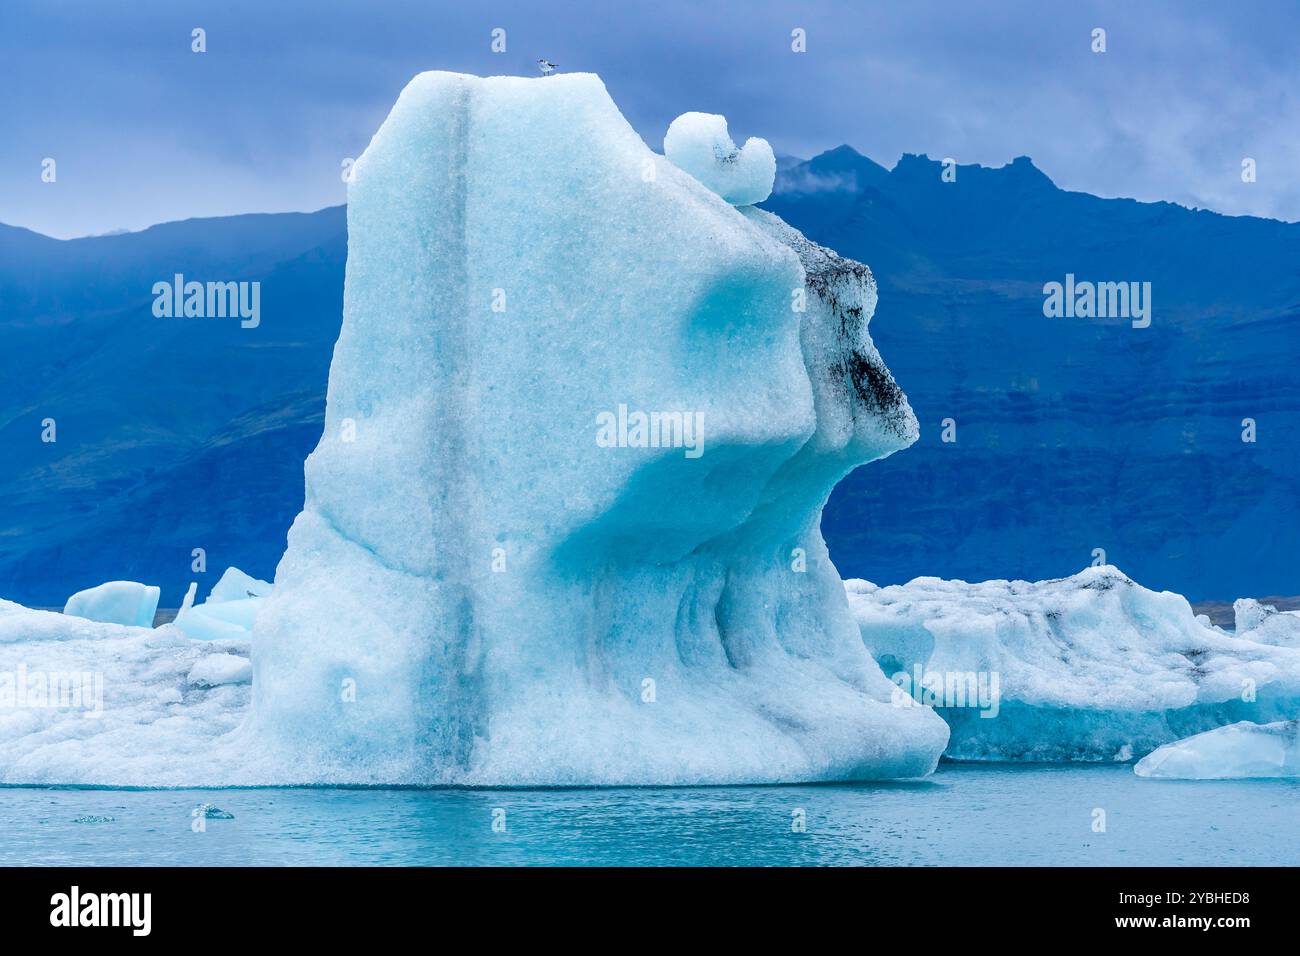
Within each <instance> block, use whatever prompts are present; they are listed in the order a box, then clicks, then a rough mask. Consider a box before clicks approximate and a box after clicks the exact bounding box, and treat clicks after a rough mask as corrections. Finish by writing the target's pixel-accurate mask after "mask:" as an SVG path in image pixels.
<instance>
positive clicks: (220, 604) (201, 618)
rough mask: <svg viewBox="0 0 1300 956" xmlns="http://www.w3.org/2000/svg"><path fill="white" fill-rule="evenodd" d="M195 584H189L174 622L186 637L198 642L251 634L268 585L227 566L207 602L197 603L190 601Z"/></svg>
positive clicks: (268, 591)
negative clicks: (183, 601)
mask: <svg viewBox="0 0 1300 956" xmlns="http://www.w3.org/2000/svg"><path fill="white" fill-rule="evenodd" d="M196 587H197V585H194V584H191V585H190V589H189V591H188V593H186V595H185V603H184V604H183V605H182V606H181V609H180V610H179V611H178V612H177V614H176V621H175V624H176V626H177V627H179V628H180V629H181V630H182V631H184V632H185V634H186V636H188V637H191V638H193V639H195V640H198V641H211V640H218V639H220V640H246V639H247V638H248V637H250V636H251V633H252V630H253V621H254V620H256V618H257V612H258V609H259V608H261V606H262V602H263V599H264V598H265V596H266V595H268V594H270V593H271V590H272V585H271V584H268V583H267V582H266V581H259V580H258V579H257V578H254V577H251V576H249V575H247V574H245V573H244V572H243V571H240V570H239V569H238V568H227V569H226V573H225V574H223V575H222V576H221V580H220V581H218V582H217V583H216V585H215V586H214V587H213V588H212V593H211V594H209V595H208V599H207V601H205V602H204V603H202V604H198V605H196V604H194V592H195V590H196Z"/></svg>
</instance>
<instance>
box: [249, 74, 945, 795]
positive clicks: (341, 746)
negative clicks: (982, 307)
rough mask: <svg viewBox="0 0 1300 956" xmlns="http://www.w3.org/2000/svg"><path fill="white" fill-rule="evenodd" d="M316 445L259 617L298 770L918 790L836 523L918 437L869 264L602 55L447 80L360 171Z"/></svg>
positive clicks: (525, 780)
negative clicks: (844, 498) (846, 501)
mask: <svg viewBox="0 0 1300 956" xmlns="http://www.w3.org/2000/svg"><path fill="white" fill-rule="evenodd" d="M348 236H349V246H348V263H347V279H346V288H345V304H344V321H343V329H342V332H341V334H340V336H339V340H338V344H337V347H336V349H335V352H334V359H333V364H332V366H331V368H330V379H329V393H328V408H327V412H326V421H325V429H324V435H323V437H322V438H321V441H320V444H319V446H318V447H317V449H316V450H315V452H314V453H313V454H312V455H311V457H310V458H309V459H308V461H307V466H306V483H307V489H306V504H305V506H304V508H303V511H302V513H301V514H300V515H299V516H298V518H297V520H296V521H295V522H294V524H293V528H292V530H291V531H290V534H289V545H288V550H287V553H286V554H285V556H284V559H283V560H282V561H281V563H280V566H279V568H278V569H277V572H276V586H275V591H274V593H273V594H272V595H271V596H270V597H268V598H266V599H265V603H264V605H263V607H262V610H261V611H260V613H259V615H258V617H257V624H256V628H255V633H254V638H253V649H254V650H253V668H254V680H253V707H252V713H251V716H250V720H249V722H248V724H247V726H246V727H244V728H243V730H242V731H241V733H240V735H239V737H240V744H241V750H242V752H243V753H245V754H248V755H250V756H249V758H248V761H249V762H248V763H247V764H246V765H245V767H244V769H243V771H242V772H243V773H245V774H247V775H250V776H252V777H254V778H258V779H273V780H277V781H281V782H286V781H287V782H294V781H304V782H305V781H326V782H349V783H379V782H382V783H420V784H507V785H521V784H697V783H710V784H717V783H741V782H777V781H813V780H846V779H863V778H886V777H911V776H918V775H923V774H926V773H929V772H930V771H931V770H932V769H933V768H934V766H935V763H936V761H937V759H938V757H939V754H940V752H941V751H942V750H943V747H944V744H945V743H946V741H947V729H946V727H945V726H944V724H943V722H942V721H941V720H940V719H939V718H938V717H936V716H935V714H934V713H933V712H932V711H931V710H929V709H924V708H900V707H897V706H895V705H894V703H893V702H892V701H891V691H892V690H893V686H892V685H891V684H890V683H889V681H887V680H886V679H885V677H884V676H883V675H882V674H881V672H880V669H879V668H878V667H877V666H876V664H875V663H874V662H873V661H872V659H871V657H870V656H869V655H868V654H867V652H866V649H865V648H864V646H863V644H862V642H861V640H860V639H859V637H858V631H857V628H856V627H855V626H854V621H853V618H852V616H851V615H850V613H849V608H848V604H847V602H846V599H845V596H844V590H843V586H842V583H841V581H840V579H839V576H838V575H837V573H836V571H835V569H834V567H833V566H832V565H831V563H830V561H829V559H828V556H827V552H826V548H825V545H824V543H823V541H822V537H821V534H820V531H819V528H818V523H819V516H820V510H821V507H822V505H823V503H824V501H825V499H826V497H827V495H828V493H829V491H830V489H831V488H832V486H833V485H834V484H835V483H836V481H838V479H839V478H840V477H842V476H843V475H844V474H845V473H846V472H847V471H848V470H850V469H852V468H853V467H855V466H857V465H859V464H861V463H863V462H866V461H870V460H872V459H875V458H880V457H882V456H884V455H888V454H890V453H891V452H894V451H896V450H898V449H900V448H903V447H905V446H907V445H908V444H910V443H911V442H913V441H914V440H915V438H916V422H915V419H914V417H913V415H912V412H911V409H910V408H909V407H908V405H907V402H906V399H905V397H904V396H903V394H902V392H901V391H900V390H899V389H898V387H897V386H896V385H895V384H894V382H893V379H892V378H891V377H890V375H889V372H888V371H887V370H886V368H885V366H884V365H883V363H882V362H881V360H880V357H879V355H878V354H877V352H876V350H875V348H874V346H873V345H872V344H871V340H870V338H869V336H868V335H867V321H868V319H869V318H870V315H871V312H872V310H873V308H874V305H875V285H874V282H873V281H872V279H871V276H870V273H869V271H868V270H867V269H866V267H864V266H862V265H860V264H858V263H854V262H850V261H847V260H843V259H840V258H839V257H838V256H835V255H834V254H833V253H831V252H829V251H827V250H824V249H821V248H820V247H817V246H815V245H814V244H812V243H810V242H808V241H807V240H806V239H804V238H803V237H802V236H801V235H800V234H799V233H797V232H795V231H794V230H793V229H791V228H789V227H788V226H786V225H785V224H784V223H782V222H781V221H780V220H778V219H776V217H774V216H771V215H770V214H767V213H764V212H760V211H757V210H754V209H737V208H734V207H733V206H732V205H730V204H729V203H728V202H726V201H724V200H723V199H722V198H720V197H719V196H718V195H716V194H715V193H714V192H712V191H710V190H709V189H707V188H705V187H704V186H702V185H701V184H700V183H699V182H697V181H696V180H695V179H694V178H693V177H692V176H690V175H688V174H686V173H685V172H683V171H682V170H680V169H679V168H677V167H676V166H674V164H673V163H672V162H671V161H669V160H668V159H665V158H664V157H661V156H657V155H656V154H654V153H653V152H652V151H651V150H650V149H648V148H647V146H646V145H645V143H643V142H642V140H641V139H640V137H639V136H637V134H636V133H635V132H634V131H633V130H632V128H631V127H630V126H629V125H628V124H627V122H626V121H625V120H624V118H623V117H622V115H621V114H620V113H619V111H618V109H617V108H616V107H615V105H614V103H613V102H612V101H611V99H610V98H609V96H608V94H607V93H606V91H605V88H604V86H603V85H602V83H601V82H600V80H599V79H598V78H597V77H596V76H594V75H584V74H568V75H564V76H557V77H553V78H550V79H547V80H544V81H542V80H525V79H515V78H491V79H479V78H475V77H470V76H462V75H455V74H450V73H425V74H422V75H420V76H418V77H416V78H415V79H414V80H413V81H412V82H411V83H410V84H409V85H408V86H407V87H406V89H405V90H404V91H403V92H402V95H401V97H400V99H399V100H398V102H397V104H396V106H395V107H394V108H393V110H392V112H391V114H390V115H389V117H388V118H387V120H386V121H385V122H384V124H383V126H382V127H381V128H380V130H379V131H378V133H377V134H376V135H375V137H374V139H373V141H372V142H371V144H370V146H369V148H368V149H367V150H366V152H365V154H364V155H363V156H362V157H361V158H360V159H359V160H358V161H357V163H356V165H355V167H354V169H353V176H352V181H351V183H350V185H349V196H348Z"/></svg>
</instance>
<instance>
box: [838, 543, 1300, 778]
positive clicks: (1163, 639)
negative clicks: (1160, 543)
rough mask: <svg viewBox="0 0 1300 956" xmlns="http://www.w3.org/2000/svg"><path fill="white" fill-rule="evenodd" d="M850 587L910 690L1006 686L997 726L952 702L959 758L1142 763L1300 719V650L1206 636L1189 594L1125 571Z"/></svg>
mask: <svg viewBox="0 0 1300 956" xmlns="http://www.w3.org/2000/svg"><path fill="white" fill-rule="evenodd" d="M846 589H847V594H848V600H849V606H850V607H851V608H852V609H853V612H854V615H855V617H856V619H857V621H858V626H859V628H860V629H861V632H862V639H863V641H864V643H865V644H866V646H867V647H868V649H870V651H871V653H872V655H873V656H874V657H875V659H876V660H877V662H878V663H879V664H880V665H881V668H882V669H883V670H884V672H885V673H886V674H887V675H890V676H895V675H900V676H898V679H897V681H896V682H897V683H899V684H900V687H904V688H905V689H908V690H914V689H916V688H917V687H918V686H923V685H924V684H925V682H930V683H931V684H934V683H935V682H938V683H940V684H945V686H944V687H943V690H944V691H945V693H946V692H947V690H948V689H949V688H948V687H947V686H946V683H947V682H948V678H949V677H950V675H951V685H952V689H954V690H960V689H962V688H965V689H966V690H967V691H969V689H970V687H971V686H972V684H971V680H972V677H973V678H974V679H975V680H976V681H978V680H979V679H980V678H981V677H982V678H983V679H984V680H985V682H986V685H991V682H992V678H993V677H994V675H996V677H997V683H998V693H999V706H998V708H997V712H996V715H995V716H994V715H991V714H989V711H990V710H991V708H982V707H980V706H978V703H979V701H978V700H975V702H974V703H973V704H972V703H971V701H972V699H974V697H973V695H972V694H970V693H969V692H967V693H966V694H965V697H966V698H967V699H966V700H965V701H959V700H956V699H955V698H953V699H951V700H947V705H945V704H944V701H945V700H946V698H944V697H941V698H940V706H939V708H938V710H939V713H940V715H941V716H943V718H944V719H945V720H946V721H947V722H948V725H949V727H950V728H951V730H952V738H951V741H950V743H949V746H948V750H947V754H948V755H949V756H952V757H956V758H960V759H968V760H1110V759H1117V758H1125V756H1126V755H1127V756H1141V755H1143V754H1146V753H1149V752H1150V751H1152V750H1153V749H1155V748H1156V747H1158V746H1160V745H1161V744H1165V743H1169V742H1170V741H1173V740H1177V739H1178V738H1180V737H1185V736H1187V735H1189V734H1194V733H1197V732H1199V731H1203V730H1208V729H1210V728H1212V727H1217V726H1221V725H1223V724H1225V723H1229V722H1232V721H1237V720H1242V719H1254V720H1258V721H1271V720H1278V719H1280V718H1284V717H1289V716H1291V715H1293V714H1295V713H1297V712H1300V649H1295V648H1289V647H1271V646H1269V645H1266V644H1259V643H1255V642H1254V641H1251V640H1243V639H1241V638H1239V637H1233V636H1232V635H1229V634H1226V633H1224V632H1223V631H1221V630H1219V629H1218V628H1214V627H1206V626H1205V625H1204V624H1202V623H1201V622H1199V621H1197V620H1196V618H1195V616H1194V614H1193V613H1192V609H1191V606H1190V605H1189V604H1188V603H1187V601H1186V599H1184V598H1183V597H1181V596H1180V595H1177V594H1171V593H1169V592H1162V593H1157V592H1154V591H1148V590H1147V589H1146V588H1143V587H1141V586H1139V585H1137V584H1135V583H1134V582H1133V581H1131V580H1130V579H1129V578H1127V577H1126V576H1124V575H1123V574H1122V573H1120V572H1119V571H1118V570H1117V569H1115V568H1113V567H1100V568H1088V569H1086V570H1084V571H1082V572H1080V573H1079V574H1076V575H1074V576H1073V577H1069V578H1063V579H1060V580H1055V581H1040V582H1038V583H1029V582H1025V581H985V582H984V583H982V584H967V583H965V582H964V581H942V580H939V579H938V578H917V579H916V580H914V581H911V582H909V583H908V584H905V585H895V586H891V587H884V588H878V589H875V590H871V589H869V588H868V587H865V586H863V585H859V584H858V583H856V582H853V581H849V582H846ZM918 668H920V670H919V672H918ZM918 673H919V674H920V681H919V682H918V679H917V677H918ZM975 686H978V685H977V684H976V685H975ZM922 696H924V695H922ZM986 714H989V715H988V716H985V715H986Z"/></svg>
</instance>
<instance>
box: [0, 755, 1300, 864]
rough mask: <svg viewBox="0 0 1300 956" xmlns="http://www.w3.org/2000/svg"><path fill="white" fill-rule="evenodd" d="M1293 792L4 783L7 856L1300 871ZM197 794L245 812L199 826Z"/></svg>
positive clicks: (988, 786)
mask: <svg viewBox="0 0 1300 956" xmlns="http://www.w3.org/2000/svg"><path fill="white" fill-rule="evenodd" d="M1298 801H1300V782H1296V781H1241V782H1237V781H1232V782H1226V781H1225V782H1182V781H1176V782H1175V781H1152V780H1143V779H1141V778H1139V777H1136V776H1134V774H1133V772H1132V769H1131V768H1130V767H1128V766H1123V765H1119V766H1115V765H1107V766H1082V767H1081V766H1050V767H1041V766H1040V767H1025V766H1023V765H1018V766H1017V765H983V766H971V765H948V764H945V765H943V766H941V767H940V768H939V771H938V772H937V773H936V774H935V775H934V776H933V777H932V778H930V779H928V780H926V781H924V782H917V783H894V784H852V785H839V786H792V787H726V788H699V789H619V790H497V791H469V790H341V789H325V788H320V789H310V788H305V789H285V790H274V789H263V790H83V789H69V788H35V787H10V788H0V864H3V865H19V864H36V865H58V864H64V865H94V864H125V865H181V866H186V865H218V866H242V865H248V864H261V865H294V864H298V865H349V864H380V865H390V864H397V865H429V864H438V865H482V864H494V865H509V866H513V865H539V864H559V865H591V864H596V865H632V866H641V865H662V864H679V865H697V864H713V865H724V866H725V865H778V864H821V865H851V866H862V865H900V864H902V865H915V864H947V865H958V866H965V865H969V866H980V865H993V864H1009V865H1018V864H1048V865H1051V864H1077V865H1098V866H1116V865H1119V866H1125V865H1132V866H1136V865H1164V864H1169V865H1179V864H1201V865H1226V866H1232V865H1243V864H1245V865H1258V864H1291V865H1294V864H1298V863H1300V813H1298V812H1297V802H1298ZM201 803H208V804H214V805H216V806H217V807H219V808H221V809H222V810H225V811H227V812H229V813H231V814H233V815H234V819H230V820H222V819H209V820H207V821H206V830H205V831H204V832H197V833H196V832H194V831H193V829H192V827H191V822H192V820H193V817H192V811H193V810H194V808H195V807H196V806H197V805H199V804H201ZM1098 809H1100V810H1102V811H1104V812H1105V832H1104V833H1097V832H1094V830H1093V827H1094V820H1095V819H1096V816H1095V813H1094V811H1095V810H1098ZM496 811H504V823H505V831H504V832H497V831H494V829H493V820H494V818H496V819H498V820H500V819H502V817H501V814H500V813H496ZM797 811H802V817H803V819H804V821H805V823H806V832H802V833H799V832H794V828H793V827H792V824H793V823H794V822H795V821H796V819H797Z"/></svg>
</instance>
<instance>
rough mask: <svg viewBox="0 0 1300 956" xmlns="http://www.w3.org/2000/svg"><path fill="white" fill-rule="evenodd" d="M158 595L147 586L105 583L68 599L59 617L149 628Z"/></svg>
mask: <svg viewBox="0 0 1300 956" xmlns="http://www.w3.org/2000/svg"><path fill="white" fill-rule="evenodd" d="M159 593H160V591H159V589H158V588H156V587H154V586H153V585H150V584H139V583H137V582H135V581H109V582H108V583H107V584H100V585H98V586H97V587H93V588H87V589H86V590H84V591H78V592H77V593H76V594H74V595H72V597H70V598H68V603H67V604H66V605H64V607H63V613H64V614H70V615H72V616H74V617H84V618H85V619H86V620H88V621H98V622H99V623H101V624H129V625H131V626H133V627H153V619H154V614H155V613H157V611H158V595H159Z"/></svg>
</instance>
